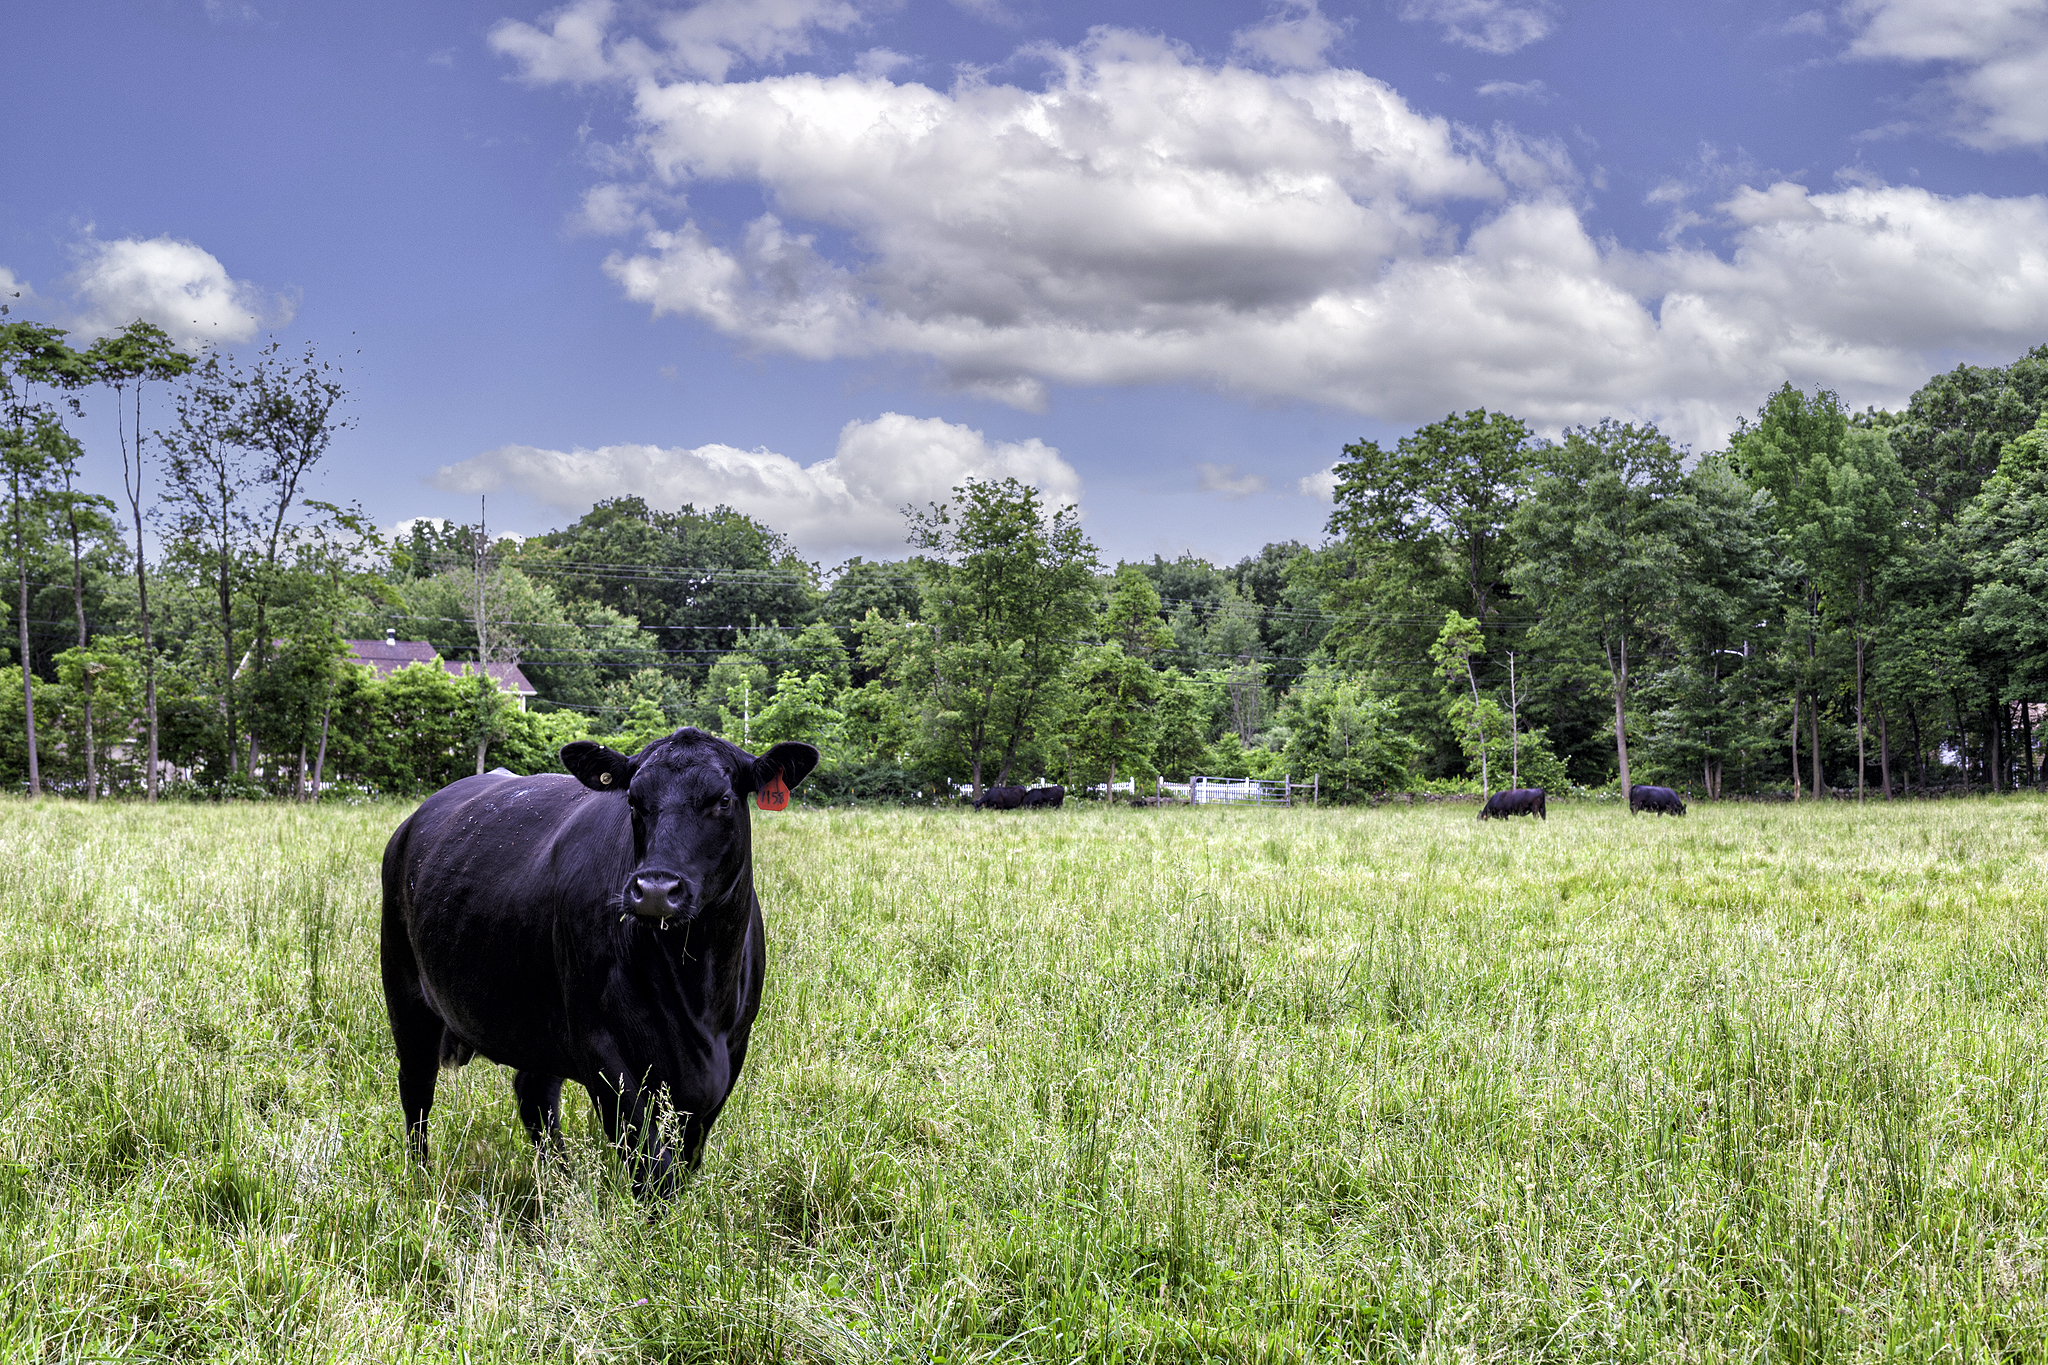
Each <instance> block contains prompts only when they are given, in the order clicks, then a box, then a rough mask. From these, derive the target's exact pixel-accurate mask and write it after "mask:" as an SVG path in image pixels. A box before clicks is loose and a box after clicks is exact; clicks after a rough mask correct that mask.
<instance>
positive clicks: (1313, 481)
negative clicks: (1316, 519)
mask: <svg viewBox="0 0 2048 1365" xmlns="http://www.w3.org/2000/svg"><path fill="white" fill-rule="evenodd" d="M1294 491H1295V492H1297V493H1299V494H1301V496H1303V497H1304V498H1314V499H1316V500H1317V501H1319V502H1330V503H1334V502H1335V501H1337V466H1336V465H1334V464H1333V465H1331V466H1330V467H1329V468H1327V469H1318V470H1317V471H1316V472H1315V473H1313V474H1309V475H1305V476H1303V477H1302V478H1299V479H1296V480H1295V481H1294Z"/></svg>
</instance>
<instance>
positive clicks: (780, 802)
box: [754, 772, 789, 810]
mask: <svg viewBox="0 0 2048 1365" xmlns="http://www.w3.org/2000/svg"><path fill="white" fill-rule="evenodd" d="M754 804H755V805H757V806H759V807H760V808H761V809H762V810H788V809H789V787H788V785H787V784H785V783H784V782H783V780H782V774H781V773H779V772H778V773H776V774H775V776H773V777H771V778H769V779H768V785H767V786H765V787H763V788H761V790H759V791H757V792H755V793H754Z"/></svg>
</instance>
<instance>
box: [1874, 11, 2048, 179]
mask: <svg viewBox="0 0 2048 1365" xmlns="http://www.w3.org/2000/svg"><path fill="white" fill-rule="evenodd" d="M1843 17H1844V18H1845V19H1847V20H1848V21H1849V23H1850V24H1851V25H1852V26H1854V27H1855V30H1856V35H1855V37H1854V38H1853V39H1851V41H1850V43H1849V55H1850V56H1851V57H1859V58H1863V59H1866V60H1871V61H1894V62H1905V63H1909V64H1913V65H1922V64H1930V63H1931V64H1934V65H1936V66H1938V67H1940V68H1942V74H1941V75H1940V76H1939V77H1937V78H1936V81H1935V83H1934V86H1933V91H1932V93H1933V94H1934V95H1935V96H1936V97H1937V99H1938V101H1939V104H1940V107H1941V111H1942V113H1941V117H1942V119H1943V121H1944V122H1945V124H1946V129H1947V131H1948V132H1949V133H1951V134H1952V135H1953V136H1955V137H1956V138H1957V139H1958V140H1960V141H1962V142H1965V143H1967V144H1969V145H1971V146H1973V147H1982V148H1987V149H1991V148H2001V147H2039V146H2042V145H2044V144H2048V4H2044V3H2043V0H1851V3H1849V4H1848V5H1847V6H1846V7H1845V9H1844V16H1843Z"/></svg>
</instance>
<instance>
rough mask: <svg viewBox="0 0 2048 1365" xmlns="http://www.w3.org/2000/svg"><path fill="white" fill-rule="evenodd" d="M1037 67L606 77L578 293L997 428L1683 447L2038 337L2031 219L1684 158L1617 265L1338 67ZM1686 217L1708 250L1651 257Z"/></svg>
mask: <svg viewBox="0 0 2048 1365" xmlns="http://www.w3.org/2000/svg"><path fill="white" fill-rule="evenodd" d="M1045 55H1048V56H1049V57H1051V59H1052V60H1053V62H1054V65H1055V74H1054V76H1053V78H1052V79H1051V80H1050V81H1048V82H1047V83H1046V84H1045V85H1044V87H1043V88H1039V89H1024V88H1020V87H1017V86H1008V85H996V84H988V83H986V82H983V81H962V82H961V83H960V84H958V85H956V86H955V87H954V88H952V89H951V90H948V91H937V90H933V89H931V88H928V87H926V86H924V85H920V84H914V83H905V84H896V83H892V82H890V81H888V80H886V79H880V78H862V77H859V76H855V75H850V74H849V75H840V76H835V77H820V76H812V75H787V76H776V77H770V78H765V79H761V80H757V81H752V82H746V83H731V84H723V85H718V84H710V83H705V82H693V81H679V82H672V83H666V84H664V83H660V82H655V81H645V82H641V83H639V84H638V85H636V86H635V89H634V101H635V106H634V107H635V119H636V130H635V134H634V140H633V143H632V146H631V148H630V149H629V150H630V151H632V152H633V153H634V154H636V155H637V156H638V157H639V158H640V169H639V171H638V173H637V175H638V178H637V179H636V180H635V181H634V183H633V185H632V186H631V187H630V194H629V196H628V198H627V199H626V200H622V202H630V203H631V204H633V205H636V206H637V205H654V206H655V207H654V208H651V209H645V210H643V209H640V208H635V209H634V212H635V213H638V212H642V211H645V212H649V213H652V214H653V215H654V217H655V219H656V225H655V226H652V227H647V228H644V229H641V230H640V231H639V235H638V238H637V240H636V241H635V242H634V243H633V244H632V245H631V246H629V247H627V248H625V249H622V250H620V251H617V252H614V253H613V254H612V255H611V256H610V257H609V258H608V259H607V261H606V263H605V270H606V271H607V273H608V274H610V276H611V277H612V278H613V279H614V280H615V281H617V283H618V285H619V286H620V288H621V289H622V291H623V292H624V293H625V294H626V296H627V297H628V298H631V299H633V300H635V301H638V302H641V303H643V304H646V305H647V306H648V307H649V308H650V309H651V310H652V311H653V312H654V313H655V314H657V315H663V314H673V315H677V316H682V317H688V318H693V319H697V320H699V321H701V322H703V323H705V324H707V325H709V326H710V327H712V328H714V329H716V330H718V331H719V332H721V333H723V334H725V335H727V336H729V337H732V338H734V339H735V340H737V341H738V342H740V343H741V344H742V345H744V346H746V347H749V348H751V349H754V350H758V351H774V352H782V353H785V354H790V355H795V356H799V357H806V358H811V359H819V360H825V359H834V358H844V357H861V356H876V355H892V354H893V355H905V356H913V357H922V358H925V359H927V360H929V361H930V362H932V363H933V364H934V365H935V366H936V368H937V370H938V371H939V373H940V375H941V376H942V377H943V379H944V380H945V381H946V382H948V383H950V384H952V385H954V386H956V387H958V388H959V389H961V390H964V391H966V392H970V393H974V394H977V395H980V396H983V397H987V398H991V399H994V400H997V401H1002V402H1007V403H1010V404H1012V405H1014V406H1017V407H1021V408H1025V409H1033V408H1041V407H1043V406H1044V404H1045V403H1046V401H1047V395H1048V392H1049V390H1050V388H1051V387H1054V386H1061V385H1126V384H1145V383H1166V384H1180V383H1194V384H1201V385H1207V386H1212V387H1215V388H1218V389H1222V390H1225V391H1230V392H1235V393H1241V394H1245V395H1249V396H1254V397H1260V398H1280V399H1302V400H1308V401H1313V402H1318V403H1324V404H1330V405H1335V406H1340V407H1344V408H1348V409H1351V410H1353V411H1357V412H1360V413H1365V414H1369V415H1372V416H1375V417H1379V418H1382V419H1385V420H1388V421H1413V420H1427V419H1430V418H1434V417H1439V416H1441V415H1442V414H1443V413H1445V412H1447V411H1452V410H1454V409H1463V408H1470V407H1473V406H1477V405H1481V404H1484V405H1486V406H1488V407H1493V408H1500V409H1506V410H1508V411H1512V412H1516V413H1518V414H1520V415H1522V416H1524V417H1525V418H1528V419H1529V420H1531V421H1533V422H1536V423H1538V424H1539V425H1542V426H1544V427H1547V428H1551V429H1554V428H1556V427H1557V426H1559V425H1562V424H1566V423H1572V422H1580V421H1593V420H1598V419H1599V418H1601V417H1603V416H1607V415H1609V414H1613V415H1618V416H1627V417H1631V418H1646V417H1647V418H1654V419H1656V420H1659V421H1662V422H1664V423H1666V425H1667V428H1668V429H1670V430H1671V431H1672V434H1673V435H1674V436H1676V437H1678V438H1680V439H1684V440H1689V441H1693V442H1695V443H1701V444H1706V443H1715V442H1718V441H1719V440H1720V438H1721V436H1722V435H1723V434H1725V432H1726V431H1727V429H1728V426H1729V424H1730V423H1731V422H1732V421H1733V419H1734V417H1735V416H1736V415H1737V414H1739V413H1742V412H1747V411H1753V410H1754V408H1755V406H1756V404H1757V403H1758V401H1760V398H1761V396H1762V395H1763V394H1764V393H1766V392H1768V391H1769V390H1770V389H1771V388H1772V387H1775V386H1776V385H1777V384H1778V383H1780V382H1783V381H1785V380H1787V379H1790V380H1792V381H1794V382H1796V383H1800V384H1814V383H1821V384H1827V385H1829V386H1831V387H1834V388H1836V389H1838V390H1839V391H1841V392H1842V394H1843V396H1844V397H1845V398H1846V399H1849V400H1850V401H1852V402H1854V403H1856V404H1857V405H1861V404H1862V403H1864V402H1885V403H1895V402H1897V401H1899V400H1900V399H1902V398H1903V397H1904V396H1905V394H1906V393H1907V392H1909V391H1910V389H1911V387H1912V386H1913V384H1914V383H1916V382H1917V381H1918V380H1919V379H1920V378H1923V377H1924V376H1925V375H1926V374H1927V373H1928V372H1929V370H1930V369H1931V368H1934V367H1936V366H1938V365H1945V364H1948V363H1952V362H1953V360H1954V359H1956V358H1959V357H1961V356H1963V355H1969V356H1971V357H1983V358H2003V357H2009V356H2010V355H2012V354H2014V353H2015V352H2017V351H2019V350H2023V349H2024V348H2026V347H2027V346H2031V345H2034V344H2038V342H2039V341H2040V340H2041V338H2042V337H2043V336H2044V335H2048V257H2044V251H2048V247H2044V243H2048V200H2044V199H2042V198H2041V197H2038V196H2031V197H2026V198H2004V199H2000V198H1991V197H1987V196H1964V197H1943V196H1939V195H1935V194H1932V193H1929V192H1927V191H1925V190H1920V189H1913V188H1901V187H1889V186H1885V185H1883V184H1881V183H1872V182H1871V181H1870V180H1869V178H1868V177H1867V176H1859V177H1852V178H1851V182H1848V183H1843V184H1840V185H1839V186H1838V187H1837V188H1836V189H1835V190H1833V191H1831V192H1827V193H1816V192H1813V191H1810V190H1808V189H1805V188H1803V187H1801V186H1798V185H1793V184H1789V183H1777V184H1763V185H1761V186H1758V185H1756V184H1753V183H1750V182H1751V181H1753V180H1754V179H1756V177H1755V175H1754V173H1753V171H1751V170H1749V168H1747V167H1746V166H1743V167H1737V166H1735V165H1732V164H1730V163H1728V162H1725V161H1723V160H1722V159H1721V158H1720V157H1719V155H1718V154H1717V153H1713V152H1712V149H1706V150H1704V151H1703V152H1702V167H1701V168H1700V170H1699V173H1698V175H1697V176H1695V177H1693V178H1692V181H1691V183H1689V184H1678V183H1674V184H1671V185H1668V186H1662V187H1660V188H1659V189H1658V190H1657V191H1655V192H1653V195H1652V198H1653V199H1654V200H1655V201H1656V202H1659V203H1664V204H1668V205H1670V208H1671V212H1672V213H1673V215H1674V219H1673V222H1674V228H1673V231H1672V234H1671V236H1670V238H1669V239H1668V241H1667V244H1666V246H1665V247H1664V248H1662V249H1659V250H1650V251H1629V250H1623V249H1621V248H1619V247H1617V246H1616V245H1615V244H1614V243H1612V242H1611V241H1604V240H1597V239H1596V238H1595V237H1594V236H1593V234H1592V233H1591V232H1590V231H1589V230H1588V228H1587V225H1586V223H1585V221H1584V218H1583V217H1582V213H1581V209H1580V207H1579V206H1578V204H1577V202H1576V196H1577V194H1578V193H1579V192H1580V185H1581V183H1582V182H1581V180H1580V177H1579V175H1578V172H1577V171H1576V170H1575V168H1574V167H1573V165H1572V162H1571V160H1570V157H1569V156H1568V155H1567V154H1566V152H1565V151H1564V149H1563V148H1562V147H1561V146H1559V145H1557V144H1555V143H1546V142H1532V141H1529V140H1527V139H1524V138H1522V137H1519V136H1517V135H1516V134H1515V133H1514V132H1513V131H1512V130H1510V129H1504V128H1496V129H1494V130H1493V131H1491V132H1485V133H1482V132H1480V131H1477V130H1473V129H1469V128H1464V127H1460V126H1455V125H1452V124H1450V123H1448V122H1447V121H1445V120H1443V119H1440V118H1431V117H1428V116H1426V115H1423V114H1421V113H1419V112H1417V111H1416V110H1414V109H1413V108H1412V107H1411V106H1409V105H1408V104H1407V103H1406V101H1404V100H1403V99H1402V98H1401V97H1400V96H1399V95H1398V94H1397V93H1395V92H1394V91H1393V90H1391V89H1390V88H1388V87H1387V86H1386V85H1384V84H1382V83H1380V82H1378V81H1375V80H1373V79H1371V78H1370V77H1367V76H1364V75H1362V74H1360V73H1358V72H1356V71H1346V70H1338V69H1324V70H1319V71H1314V72H1286V73H1277V74H1275V73H1268V72H1263V71H1256V70H1250V69H1246V68H1243V67H1233V66H1224V67H1213V66H1205V65H1203V64H1201V63H1199V62H1197V61H1195V60H1194V59H1193V58H1191V57H1190V56H1189V55H1188V53H1187V52H1186V51H1185V50H1184V49H1181V48H1178V47H1176V46H1174V45H1173V44H1171V43H1168V42H1166V41H1165V40H1162V39H1159V38H1155V37H1147V36H1144V35H1133V34H1128V33H1120V32H1114V31H1108V30H1098V31H1097V32H1096V33H1094V34H1093V35H1091V37H1090V39H1089V41H1088V42H1087V43H1085V44H1083V45H1082V46H1080V47H1077V48H1073V49H1065V50H1048V51H1046V53H1045ZM1709 163H1711V164H1709ZM627 169H628V172H629V173H630V171H631V168H630V167H629V168H627ZM1744 177H1747V178H1744ZM625 178H626V177H625V176H623V175H622V176H620V177H619V179H621V180H622V181H623V180H624V179H625ZM703 180H718V181H729V182H736V183H740V184H746V185H752V186H756V187H758V188H759V189H760V191H761V192H762V194H763V196H764V197H765V199H766V200H767V202H768V204H769V206H770V212H768V213H765V214H763V215H761V216H760V217H758V218H756V219H755V220H754V221H753V222H751V223H749V224H747V225H746V226H745V227H744V228H743V229H742V230H740V231H738V232H736V233H728V232H717V233H714V232H713V231H712V230H710V229H709V228H707V227H706V226H703V225H700V224H699V223H697V222H695V221H693V220H691V219H689V218H688V217H685V216H683V215H682V212H681V211H680V210H677V209H674V208H673V207H668V208H664V207H662V204H663V203H665V204H667V205H669V206H673V205H674V204H676V203H677V202H679V201H678V198H677V196H679V195H681V194H682V193H683V192H684V191H686V190H687V189H688V188H689V187H690V186H692V185H694V184H695V183H697V182H699V181H703ZM1857 180H1860V181H1861V183H1854V182H1855V181H1857ZM1696 201H1697V202H1696ZM1689 205H1690V206H1689ZM664 214H666V217H665V218H664ZM629 219H630V221H635V222H637V221H640V220H638V219H634V218H630V215H625V216H622V217H621V218H620V219H619V221H620V222H625V221H628V220H629ZM678 219H680V221H678ZM1461 219H1466V220H1470V226H1469V228H1467V227H1462V226H1461V225H1460V220H1461ZM1702 224H1708V225H1711V226H1712V227H1713V228H1714V230H1715V232H1716V234H1717V236H1718V237H1719V238H1720V239H1721V242H1722V247H1723V250H1722V254H1716V253H1715V252H1713V251H1709V250H1706V249H1704V248H1702V247H1699V246H1696V245H1686V244H1684V243H1682V242H1680V241H1679V240H1678V239H1679V237H1680V236H1681V235H1684V234H1685V231H1686V229H1688V228H1690V227H1694V226H1699V225H1702ZM586 505H587V504H586Z"/></svg>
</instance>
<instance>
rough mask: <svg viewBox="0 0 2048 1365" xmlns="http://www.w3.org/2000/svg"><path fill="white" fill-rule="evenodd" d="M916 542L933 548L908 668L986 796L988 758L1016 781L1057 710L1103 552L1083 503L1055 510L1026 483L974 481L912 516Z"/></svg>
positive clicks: (931, 717)
mask: <svg viewBox="0 0 2048 1365" xmlns="http://www.w3.org/2000/svg"><path fill="white" fill-rule="evenodd" d="M910 541H911V544H912V545H913V546H915V547H916V548H917V549H919V550H921V551H923V552H924V554H925V555H926V558H925V559H924V560H923V561H922V562H921V565H920V567H921V571H922V572H923V575H924V580H925V581H924V590H923V602H922V610H921V612H920V622H919V624H920V626H921V627H922V629H920V630H917V631H915V632H911V633H910V634H909V635H908V636H907V637H906V640H907V642H908V643H911V644H912V645H913V647H912V648H911V649H909V650H907V651H905V652H904V653H902V654H901V655H899V663H900V666H901V667H902V668H904V669H905V670H907V671H906V673H905V675H904V680H905V682H906V683H907V684H908V685H910V686H913V687H914V688H915V689H916V690H917V691H918V692H920V693H922V694H924V695H925V696H926V697H927V698H928V699H929V702H930V709H929V711H928V725H929V726H930V728H931V729H932V730H933V731H934V732H935V738H936V739H937V740H939V742H940V743H941V744H942V745H943V746H947V747H954V748H956V749H957V751H958V752H959V753H960V754H961V755H962V756H963V757H964V759H965V761H966V765H967V767H968V770H969V772H970V773H971V774H972V781H973V784H974V792H975V794H976V795H977V796H979V795H980V793H981V791H982V785H983V784H982V771H983V765H984V763H985V762H986V761H987V760H988V759H989V758H991V757H994V758H996V759H997V760H998V762H999V768H998V771H997V775H996V783H997V784H998V785H1001V784H1002V783H1005V782H1007V781H1008V780H1009V775H1010V765H1011V763H1012V761H1013V760H1014V759H1015V758H1016V756H1017V753H1018V751H1019V749H1020V748H1022V747H1023V745H1024V744H1025V742H1026V741H1027V740H1029V739H1031V738H1032V737H1033V733H1034V727H1036V726H1037V725H1038V724H1039V723H1040V722H1041V721H1042V720H1043V719H1044V718H1045V716H1046V714H1047V712H1048V702H1049V701H1050V700H1051V699H1052V695H1051V694H1052V690H1053V688H1054V686H1055V684H1056V683H1057V682H1058V680H1059V679H1060V677H1061V675H1062V674H1063V673H1064V672H1065V670H1066V665H1067V662H1068V660H1069V659H1070V658H1071V657H1072V655H1073V652H1074V648H1075V643H1076V640H1077V639H1078V637H1079V635H1080V633H1081V631H1082V630H1083V629H1084V628H1085V627H1086V626H1087V624H1088V619H1089V609H1090V598H1091V597H1092V595H1093V586H1094V583H1093V576H1092V571H1093V570H1094V568H1095V564H1096V555H1095V547H1094V546H1093V545H1091V544H1090V543H1089V542H1088V539H1087V537H1086V536H1084V535H1082V533H1081V524H1080V512H1079V509H1077V508H1075V507H1073V506H1071V505H1060V506H1056V507H1053V508H1050V509H1048V508H1046V507H1045V506H1044V505H1043V504H1042V502H1041V501H1040V498H1039V494H1038V490H1037V489H1035V488H1033V487H1031V486H1030V485H1029V484H1025V483H1020V482H1018V481H1017V480H1015V479H1003V480H1001V481H1000V482H997V481H974V482H970V483H965V484H962V485H960V486H958V487H956V488H955V489H954V490H953V500H952V501H951V502H946V503H934V504H932V506H931V507H930V509H929V510H928V511H926V512H922V513H920V512H916V511H912V512H911V513H910Z"/></svg>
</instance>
